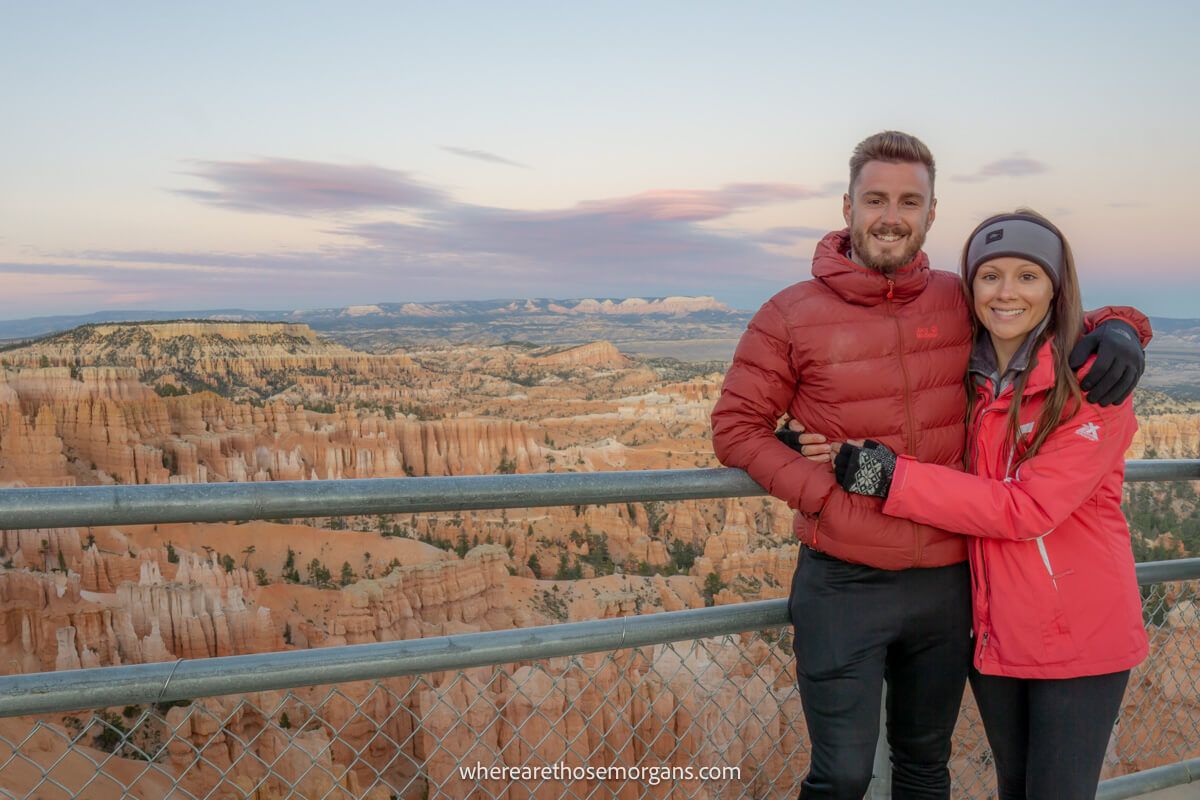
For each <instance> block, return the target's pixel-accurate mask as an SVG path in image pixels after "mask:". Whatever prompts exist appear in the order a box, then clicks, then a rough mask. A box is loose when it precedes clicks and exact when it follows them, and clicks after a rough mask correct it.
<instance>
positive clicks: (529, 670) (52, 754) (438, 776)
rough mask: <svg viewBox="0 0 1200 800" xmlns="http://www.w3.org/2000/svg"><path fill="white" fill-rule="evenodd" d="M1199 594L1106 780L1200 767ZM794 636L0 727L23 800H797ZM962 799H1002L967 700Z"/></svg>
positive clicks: (1154, 589)
mask: <svg viewBox="0 0 1200 800" xmlns="http://www.w3.org/2000/svg"><path fill="white" fill-rule="evenodd" d="M1198 588H1200V582H1197V581H1183V582H1171V583H1158V584H1153V585H1150V586H1145V587H1143V590H1144V594H1145V596H1146V601H1145V613H1146V618H1147V623H1148V627H1149V631H1150V634H1151V651H1152V655H1151V658H1150V659H1149V660H1148V661H1147V662H1146V663H1145V664H1143V665H1142V666H1141V667H1139V668H1138V669H1136V670H1135V671H1134V675H1133V679H1132V680H1131V682H1130V688H1129V691H1128V692H1127V695H1126V700H1125V706H1124V710H1123V713H1122V716H1121V720H1120V723H1119V725H1118V727H1117V729H1116V732H1115V733H1114V735H1113V738H1112V742H1111V744H1110V747H1109V754H1108V759H1107V764H1106V767H1105V776H1106V777H1110V776H1114V775H1120V774H1126V773H1130V772H1133V771H1136V770H1142V769H1147V768H1150V767H1154V766H1158V765H1162V764H1168V763H1174V762H1178V761H1181V760H1184V759H1187V758H1189V757H1195V756H1198V755H1200V651H1198V648H1200V619H1197V616H1198V614H1197V608H1198V607H1200V603H1198V602H1197V597H1196V593H1197V589H1198ZM793 670H794V659H793V656H792V649H791V634H790V631H788V630H787V629H786V628H767V629H762V630H758V631H753V632H749V633H742V634H734V635H728V636H721V637H716V638H708V639H692V640H687V641H680V642H673V643H666V644H658V645H653V646H645V647H637V648H628V649H620V650H612V651H608V652H603V653H590V654H582V655H572V656H564V657H559V658H552V659H547V660H538V661H529V662H519V663H510V664H501V665H493V666H483V667H472V668H469V669H465V670H461V671H454V672H438V673H432V674H424V675H417V676H411V677H398V678H384V679H380V680H375V681H360V682H356V683H343V684H338V685H334V686H319V687H308V688H293V689H287V690H279V691H265V692H257V693H251V694H243V695H230V696H223V697H208V698H203V699H195V700H192V701H188V700H181V701H172V702H169V703H160V704H149V705H131V706H125V707H121V708H106V709H95V710H84V711H80V712H75V713H56V714H53V715H44V716H39V717H9V718H4V719H0V796H3V797H12V798H17V797H21V798H46V799H47V800H50V798H74V797H81V798H117V797H139V798H243V797H255V798H264V799H265V798H339V799H342V798H346V799H348V798H373V799H378V800H385V799H386V798H405V799H406V800H408V799H412V800H415V799H416V798H455V799H456V800H458V799H459V798H472V799H474V798H479V799H480V800H482V799H483V798H492V799H499V798H505V799H506V800H515V798H533V797H556V798H557V797H563V798H621V800H635V799H639V798H779V797H794V796H795V795H796V793H797V792H798V791H799V784H800V780H801V778H802V777H803V775H804V773H805V770H806V769H807V766H808V752H809V749H808V737H807V733H806V731H805V726H804V719H803V712H802V711H801V707H800V698H799V695H798V693H797V691H796V688H795V679H794V674H793ZM951 769H952V773H953V779H954V784H955V789H954V796H955V797H962V798H988V797H991V796H993V794H994V774H993V770H992V767H991V754H990V751H989V750H988V747H987V742H986V739H985V738H984V736H983V730H982V726H981V725H980V722H979V718H978V714H977V712H976V710H975V707H974V704H973V702H972V701H971V698H970V696H969V693H968V697H967V698H966V701H965V702H964V706H963V712H962V715H961V717H960V721H959V726H958V729H957V732H956V742H955V747H954V756H953V759H952V763H951Z"/></svg>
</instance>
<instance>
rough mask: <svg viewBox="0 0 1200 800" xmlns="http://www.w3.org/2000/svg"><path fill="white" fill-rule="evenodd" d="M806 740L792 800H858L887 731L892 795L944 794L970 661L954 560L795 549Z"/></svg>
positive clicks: (967, 596) (964, 585)
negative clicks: (855, 557) (945, 563)
mask: <svg viewBox="0 0 1200 800" xmlns="http://www.w3.org/2000/svg"><path fill="white" fill-rule="evenodd" d="M788 607H789V612H790V614H791V618H792V624H793V626H794V629H795V650H796V678H797V680H798V682H799V687H800V699H801V702H802V703H803V706H804V717H805V721H806V723H807V725H808V732H809V736H810V737H811V741H812V761H811V763H810V767H809V772H808V775H806V776H805V778H804V782H803V784H802V786H801V789H800V800H862V797H863V794H864V793H865V792H866V791H867V787H868V785H869V784H870V782H871V767H872V762H873V761H874V757H875V743H876V740H877V739H878V738H879V701H880V696H881V694H882V693H883V686H884V678H885V676H886V678H887V735H888V743H889V745H890V747H891V759H892V795H891V796H892V797H893V798H895V800H949V798H950V772H949V770H948V769H947V767H946V762H947V761H948V760H949V758H950V740H951V735H952V734H953V732H954V722H955V720H956V719H957V718H958V708H959V705H960V704H961V702H962V697H963V689H964V688H965V687H966V683H967V668H968V666H969V665H970V663H971V633H970V632H971V582H970V575H969V573H968V570H967V565H966V563H965V562H964V563H960V564H954V565H952V566H949V567H933V568H929V569H902V570H884V569H875V568H874V567H867V566H863V565H861V564H850V563H847V562H845V561H839V560H838V559H836V558H831V557H830V556H826V555H823V554H821V553H817V552H815V551H813V550H810V549H808V548H803V549H802V550H801V555H800V561H799V563H798V565H797V567H796V574H795V576H794V577H793V579H792V594H791V599H790V601H789V604H788Z"/></svg>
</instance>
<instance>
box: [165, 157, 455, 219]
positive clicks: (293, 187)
mask: <svg viewBox="0 0 1200 800" xmlns="http://www.w3.org/2000/svg"><path fill="white" fill-rule="evenodd" d="M194 163H195V168H194V169H193V170H192V171H190V172H187V173H185V174H187V175H191V176H193V177H196V178H201V179H203V180H205V181H208V182H209V183H211V184H215V186H216V188H215V189H176V190H174V192H175V193H176V194H179V195H182V196H184V197H190V198H192V199H193V200H198V201H200V202H202V203H207V204H209V205H214V206H221V207H223V208H231V209H235V210H238V211H258V212H267V213H272V214H305V215H307V214H313V213H328V212H347V211H360V210H365V209H378V208H411V207H428V206H433V205H436V204H438V203H440V202H442V200H443V199H444V195H443V193H442V192H441V191H440V190H438V189H435V188H433V187H431V186H428V185H426V184H424V183H422V182H420V181H418V180H416V179H415V178H413V177H412V176H411V175H409V173H407V172H400V171H398V170H394V169H387V168H385V167H377V166H372V165H347V164H326V163H321V162H316V161H299V160H296V159H290V158H265V159H260V160H257V161H197V162H194Z"/></svg>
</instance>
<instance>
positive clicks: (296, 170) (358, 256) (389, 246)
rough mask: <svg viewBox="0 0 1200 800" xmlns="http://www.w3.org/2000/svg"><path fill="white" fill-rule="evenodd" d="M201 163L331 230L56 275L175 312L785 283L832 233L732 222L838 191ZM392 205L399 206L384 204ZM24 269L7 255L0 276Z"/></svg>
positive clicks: (219, 186)
mask: <svg viewBox="0 0 1200 800" xmlns="http://www.w3.org/2000/svg"><path fill="white" fill-rule="evenodd" d="M192 174H194V175H197V176H200V177H203V178H204V179H205V180H207V181H210V182H211V183H213V184H215V185H216V188H215V189H212V190H211V191H208V192H199V191H190V192H184V194H185V195H186V196H190V197H193V198H194V199H196V200H198V201H200V202H204V203H210V204H216V205H219V206H222V207H225V208H230V209H234V210H238V211H249V212H263V211H269V212H273V213H279V214H289V215H292V216H303V217H308V216H312V215H314V214H317V213H320V215H321V217H322V221H321V223H320V224H321V226H322V228H323V230H324V231H325V232H327V233H330V234H332V236H333V242H332V244H330V245H327V246H325V247H322V248H313V249H309V250H307V251H296V250H287V251H286V252H280V251H277V252H263V253H223V252H200V253H191V252H176V251H153V250H118V251H87V252H73V253H69V254H60V257H61V258H62V259H63V260H64V261H67V260H70V261H76V262H85V263H84V265H83V266H80V265H78V264H68V265H63V266H61V267H57V268H56V269H58V270H59V274H61V275H63V276H77V277H78V279H86V280H87V281H89V285H93V286H103V287H108V288H107V291H108V292H110V293H111V295H112V296H118V295H122V296H126V297H129V296H132V295H131V294H130V293H131V292H133V291H135V290H136V291H140V292H143V293H145V296H147V297H154V298H159V299H157V300H146V303H147V304H149V305H151V306H152V307H153V306H154V304H155V303H157V304H158V305H157V307H175V308H177V307H180V306H179V299H180V298H186V299H187V302H188V303H189V304H190V305H191V306H192V307H205V306H207V307H221V306H229V305H246V298H247V297H256V296H262V297H264V298H267V297H269V298H271V300H270V302H269V304H268V305H269V306H270V307H279V306H281V305H282V306H291V307H303V306H313V305H322V306H324V305H331V304H332V305H336V304H351V303H357V302H367V301H370V302H376V301H387V300H404V299H407V298H424V299H435V298H449V297H463V296H464V295H465V294H469V295H470V296H474V297H480V298H482V297H497V296H500V297H509V296H515V295H528V296H563V297H567V296H571V297H575V296H580V295H581V294H596V295H603V296H615V295H618V294H622V293H637V294H675V293H690V292H694V293H702V294H712V293H713V292H714V291H721V290H722V289H723V287H732V288H733V289H734V290H735V291H741V290H742V289H744V287H745V286H746V285H747V282H751V283H752V282H754V281H760V282H765V285H775V286H778V285H782V284H784V283H788V282H791V281H795V280H800V279H802V278H804V277H806V276H807V274H808V265H807V263H805V260H804V259H797V258H795V257H794V256H787V255H784V254H782V253H781V252H779V249H778V248H779V247H781V246H783V247H790V246H793V245H796V244H798V243H802V242H803V241H804V240H812V239H816V238H818V237H819V236H821V235H823V234H824V233H825V231H823V230H820V229H816V228H811V227H804V226H783V227H776V228H770V229H768V230H765V231H757V230H750V229H740V228H739V227H738V224H737V222H736V220H734V219H732V218H734V217H735V216H736V215H738V214H741V213H744V212H747V211H750V210H753V209H756V208H760V207H764V206H768V205H773V204H782V203H790V202H795V201H799V200H806V199H811V198H821V197H829V196H832V195H836V194H837V193H838V192H840V189H841V187H840V185H838V186H832V185H831V186H822V187H820V188H815V189H814V188H809V187H805V186H801V185H797V184H787V183H731V184H727V185H724V186H720V187H717V188H712V189H654V190H649V191H644V192H639V193H637V194H632V195H626V196H618V197H610V198H601V199H595V200H586V201H583V202H579V203H576V204H573V205H569V206H563V207H557V208H546V209H533V210H529V209H512V208H502V207H493V206H481V205H474V204H471V203H464V202H460V201H458V200H456V199H455V198H453V197H452V196H451V195H450V194H449V193H448V192H446V191H444V190H442V189H440V188H438V187H436V186H428V185H425V184H422V183H419V182H417V181H415V180H413V179H412V178H411V177H410V176H409V174H408V173H405V172H401V171H397V170H390V169H384V168H380V167H373V166H353V167H347V166H343V165H337V164H321V163H315V162H304V161H292V160H283V159H264V160H261V161H253V162H203V163H202V164H201V165H200V167H199V168H197V169H196V170H195V171H194V172H193V173H192ZM389 207H394V208H395V210H396V212H397V213H395V214H388V213H387V208H389ZM367 209H371V210H376V211H377V212H378V211H379V210H381V209H382V213H376V214H373V215H372V217H371V218H369V220H364V219H363V218H361V217H358V216H357V214H356V213H354V212H359V211H362V210H367ZM19 268H20V265H3V264H0V273H4V272H6V271H9V270H12V271H19ZM103 294H104V293H103V292H97V293H96V299H95V302H97V303H103V302H104V301H103V300H102V297H103ZM172 300H173V301H174V302H171V301H172ZM14 302H17V301H16V300H15V299H14ZM168 302H170V305H166V303H168ZM0 305H3V304H0ZM0 312H3V309H2V308H0Z"/></svg>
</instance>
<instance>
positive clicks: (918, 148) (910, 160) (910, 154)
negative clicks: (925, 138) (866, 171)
mask: <svg viewBox="0 0 1200 800" xmlns="http://www.w3.org/2000/svg"><path fill="white" fill-rule="evenodd" d="M868 161H884V162H886V163H888V164H924V165H925V169H927V170H929V191H930V193H931V194H932V193H933V177H934V166H933V153H931V152H929V148H928V147H926V146H925V143H924V142H922V141H921V140H920V139H918V138H917V137H915V136H913V135H912V134H911V133H904V132H902V131H882V132H880V133H877V134H875V135H874V136H868V137H867V138H866V139H863V140H862V141H861V142H859V143H858V146H857V147H855V148H854V152H853V153H852V154H851V155H850V194H851V195H853V194H854V183H855V181H857V180H858V173H860V172H862V168H863V166H865V165H866V163H867V162H868Z"/></svg>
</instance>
